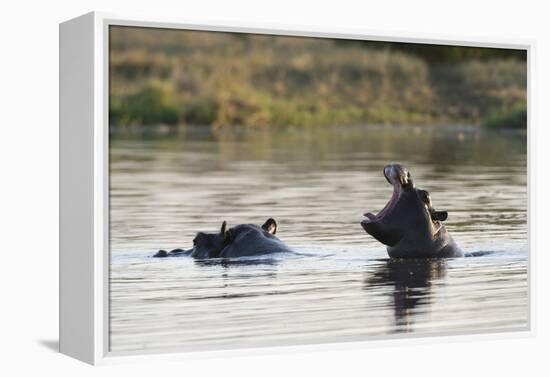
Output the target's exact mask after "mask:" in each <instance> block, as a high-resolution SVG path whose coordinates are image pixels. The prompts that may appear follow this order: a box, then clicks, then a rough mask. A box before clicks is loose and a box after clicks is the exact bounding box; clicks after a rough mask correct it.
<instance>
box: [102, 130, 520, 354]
mask: <svg viewBox="0 0 550 377" xmlns="http://www.w3.org/2000/svg"><path fill="white" fill-rule="evenodd" d="M110 143H111V152H110V155H111V157H110V159H111V164H110V169H111V181H110V184H111V202H110V217H111V218H110V220H111V228H110V229H111V230H110V243H111V278H110V294H111V307H110V325H111V327H110V331H111V338H110V347H111V351H113V352H118V353H129V352H130V353H131V352H140V353H142V352H172V351H173V352H175V351H198V350H214V349H227V348H242V347H251V346H270V345H291V344H310V343H319V342H322V343H326V342H344V341H352V340H366V339H372V338H380V337H391V336H400V335H402V334H412V335H427V334H448V333H460V332H475V331H505V330H511V329H519V328H525V327H526V326H527V321H528V284H527V283H528V282H527V272H528V269H527V266H528V238H527V187H526V185H527V175H526V159H527V157H526V139H525V135H522V134H518V133H496V132H487V131H484V132H482V131H479V130H477V129H475V128H459V127H446V128H429V127H425V128H423V127H415V128H413V127H334V128H324V129H305V130H304V129H301V130H298V129H289V130H283V131H281V130H278V131H261V130H260V131H259V130H256V131H250V130H248V131H247V130H243V129H237V130H223V131H218V132H211V131H208V130H205V129H196V128H188V129H186V130H182V131H180V132H178V133H177V134H170V135H130V134H113V135H112V137H111V142H110ZM392 161H396V162H401V163H402V164H404V165H405V166H407V167H408V168H409V169H410V171H411V174H412V176H413V177H414V179H415V182H416V184H417V185H418V186H419V187H422V188H424V189H427V190H429V191H430V193H431V196H432V200H433V203H434V206H435V208H436V209H437V210H447V211H449V219H448V220H447V221H446V224H447V228H448V229H449V231H450V232H451V234H452V235H453V237H454V238H455V240H456V241H457V243H458V244H459V245H460V246H461V247H462V248H463V249H464V250H465V251H467V252H469V253H474V254H475V255H478V256H474V257H468V258H459V259H449V260H441V261H437V260H424V261H422V260H412V261H403V260H390V259H388V257H387V254H386V252H385V249H384V247H383V246H382V245H381V244H379V243H378V242H376V241H375V240H374V239H373V238H371V237H370V236H368V235H367V234H366V233H365V232H364V231H363V229H362V228H361V226H360V225H359V221H360V219H361V214H362V213H364V212H367V211H377V210H379V209H381V208H382V207H383V206H384V204H385V203H386V202H387V201H388V199H389V198H390V196H391V191H392V188H391V186H390V185H388V184H387V182H386V181H385V179H384V178H383V176H382V167H383V166H384V165H385V164H387V163H388V162H392ZM268 217H273V218H275V219H276V220H277V222H278V224H279V227H278V231H277V235H278V236H279V238H280V239H282V240H283V241H285V242H286V243H287V244H288V245H289V246H291V247H292V248H294V249H295V250H296V251H298V252H300V253H301V254H307V255H277V256H267V257H262V258H249V259H236V260H230V261H197V260H193V259H190V258H187V257H181V258H166V259H157V258H150V256H151V255H152V254H153V253H154V252H156V251H157V250H158V249H160V248H164V249H172V248H176V247H183V248H188V247H190V246H191V240H192V239H193V236H194V234H195V233H196V232H197V231H212V232H213V231H217V230H219V227H220V225H221V223H222V221H223V220H227V221H228V224H229V225H236V224H239V223H255V224H258V225H261V224H262V223H263V221H265V220H266V219H267V218H268Z"/></svg>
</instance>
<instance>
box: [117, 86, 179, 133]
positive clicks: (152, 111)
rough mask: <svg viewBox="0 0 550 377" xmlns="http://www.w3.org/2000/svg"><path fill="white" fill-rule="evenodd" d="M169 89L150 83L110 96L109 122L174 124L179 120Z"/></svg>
mask: <svg viewBox="0 0 550 377" xmlns="http://www.w3.org/2000/svg"><path fill="white" fill-rule="evenodd" d="M172 99H173V94H172V93H171V91H170V90H169V89H168V88H167V87H165V86H163V85H161V84H155V83H150V84H148V85H146V86H145V87H143V88H142V89H141V90H139V91H138V92H137V93H134V94H131V95H128V96H125V97H114V96H111V102H110V105H109V107H110V122H111V123H112V124H118V125H133V124H139V125H144V126H147V125H154V124H167V125H174V124H177V123H178V122H179V115H180V114H179V113H180V111H179V110H178V108H177V106H176V105H175V104H174V102H173V100H172Z"/></svg>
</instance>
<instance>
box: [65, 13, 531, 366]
mask: <svg viewBox="0 0 550 377" xmlns="http://www.w3.org/2000/svg"><path fill="white" fill-rule="evenodd" d="M85 16H90V17H93V25H94V46H93V48H94V62H93V64H94V67H93V72H94V77H93V81H94V85H93V87H94V109H93V114H94V120H93V124H94V141H93V151H94V155H93V162H94V167H93V178H94V179H93V181H94V193H93V197H94V198H93V199H94V206H93V211H94V212H93V213H94V216H93V219H94V229H93V234H94V258H93V259H94V266H93V271H94V274H93V275H94V280H93V282H92V284H93V292H94V297H93V302H94V329H93V334H94V339H92V340H91V341H92V342H93V348H94V356H93V361H92V363H93V364H118V363H128V362H150V361H158V360H183V359H204V358H212V357H233V356H244V355H265V354H271V353H277V354H286V353H295V352H311V351H327V350H347V349H358V348H361V349H364V348H370V347H387V346H391V347H395V346H403V345H408V346H410V345H413V344H426V343H432V344H433V343H449V342H463V341H465V342H470V341H479V340H496V339H512V338H525V337H534V336H535V334H536V326H535V325H536V322H535V320H536V318H535V313H536V310H535V309H536V303H535V300H534V297H535V289H536V287H535V269H534V268H533V266H535V265H536V264H535V262H536V250H535V249H534V247H535V246H534V243H533V240H534V238H533V237H534V236H533V229H534V228H533V219H534V218H535V213H534V212H535V208H534V206H533V205H532V203H533V201H534V200H535V195H536V193H535V190H534V174H533V173H534V171H535V170H534V161H533V156H534V155H535V151H534V143H533V142H532V140H533V138H534V137H535V132H534V127H533V114H534V112H533V98H532V93H533V83H534V81H533V73H534V59H533V56H534V51H535V41H534V40H516V39H508V38H500V37H498V38H492V37H491V38H487V37H475V38H474V37H461V36H450V35H445V34H439V33H432V34H426V33H415V32H411V33H402V32H392V31H384V32H377V31H372V30H367V29H345V28H334V27H324V26H323V27H313V26H302V25H300V26H296V25H284V24H269V25H268V24H264V23H262V24H255V23H252V22H228V21H220V22H218V21H216V22H213V21H197V20H185V19H173V18H164V17H156V16H155V17H144V16H130V15H125V14H124V15H123V14H114V13H103V12H92V13H89V14H87V15H85ZM68 22H70V21H68ZM110 26H133V27H150V28H167V29H179V30H195V31H218V32H237V33H254V34H270V35H281V36H298V37H316V38H338V39H354V40H369V41H385V42H403V43H423V44H438V45H449V46H468V47H488V48H508V49H523V50H526V51H527V195H528V208H527V229H528V231H527V237H528V263H527V265H528V271H527V286H528V303H529V307H528V322H527V326H521V327H518V328H517V329H507V330H496V331H495V330H487V331H483V330H482V331H479V330H475V331H474V330H472V331H461V332H448V333H447V332H446V333H438V334H425V335H423V334H414V333H413V334H406V335H397V336H391V335H390V336H388V335H384V336H377V337H370V338H369V339H365V340H358V341H349V342H335V343H326V344H325V343H322V344H305V345H289V346H266V347H257V348H239V349H227V350H216V351H199V352H178V351H177V350H176V351H175V352H174V353H161V354H159V353H139V354H138V353H136V352H132V353H131V354H124V353H118V352H111V351H109V348H110V344H109V339H110V336H109V330H110V326H109V325H110V321H109V306H110V300H109V298H110V295H109V269H110V251H109V122H108V121H109V27H110ZM60 147H61V148H62V146H61V145H60ZM65 231H66V230H65ZM61 327H62V324H60V328H61ZM62 352H63V351H62Z"/></svg>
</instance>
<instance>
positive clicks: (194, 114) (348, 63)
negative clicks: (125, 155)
mask: <svg viewBox="0 0 550 377" xmlns="http://www.w3.org/2000/svg"><path fill="white" fill-rule="evenodd" d="M110 38H111V39H110V43H111V49H110V121H111V125H112V126H118V127H132V126H154V125H158V124H166V125H176V124H197V125H212V126H215V127H222V126H231V125H240V126H249V127H268V126H279V127H280V126H283V127H284V126H317V125H329V124H357V123H377V124H443V123H450V122H451V123H480V122H482V121H483V124H488V125H491V126H492V127H494V125H495V124H496V125H498V124H511V123H510V122H504V123H499V119H498V117H497V115H495V114H499V116H500V117H501V118H500V119H501V120H502V119H503V115H506V114H505V111H504V110H502V109H518V108H525V107H526V74H527V70H526V61H525V53H524V52H523V51H518V50H501V49H480V48H462V47H450V46H430V45H411V44H402V43H401V44H400V43H383V42H365V41H349V40H333V39H319V38H298V37H282V36H269V35H251V34H237V33H234V34H230V33H215V32H196V31H179V30H170V29H145V28H130V27H111V33H110ZM514 111H515V110H514ZM490 119H494V120H493V121H488V120H490Z"/></svg>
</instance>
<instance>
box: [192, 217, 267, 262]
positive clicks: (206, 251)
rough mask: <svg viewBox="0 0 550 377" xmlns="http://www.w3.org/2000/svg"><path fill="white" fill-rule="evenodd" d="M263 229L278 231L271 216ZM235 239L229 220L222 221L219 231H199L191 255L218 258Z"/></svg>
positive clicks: (200, 257)
mask: <svg viewBox="0 0 550 377" xmlns="http://www.w3.org/2000/svg"><path fill="white" fill-rule="evenodd" d="M262 229H263V231H265V232H267V233H270V234H275V233H276V232H277V223H276V222H275V220H274V219H272V218H269V219H267V221H266V222H265V223H264V224H263V225H262ZM233 240H234V234H233V231H232V229H228V228H227V222H226V221H224V222H223V223H222V226H221V229H220V231H219V232H217V233H204V232H198V233H197V235H196V236H195V238H194V239H193V249H191V256H192V257H194V258H199V259H203V258H217V257H219V256H220V254H221V252H222V251H223V250H224V249H225V248H226V247H227V246H229V245H230V244H231V243H232V242H233Z"/></svg>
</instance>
